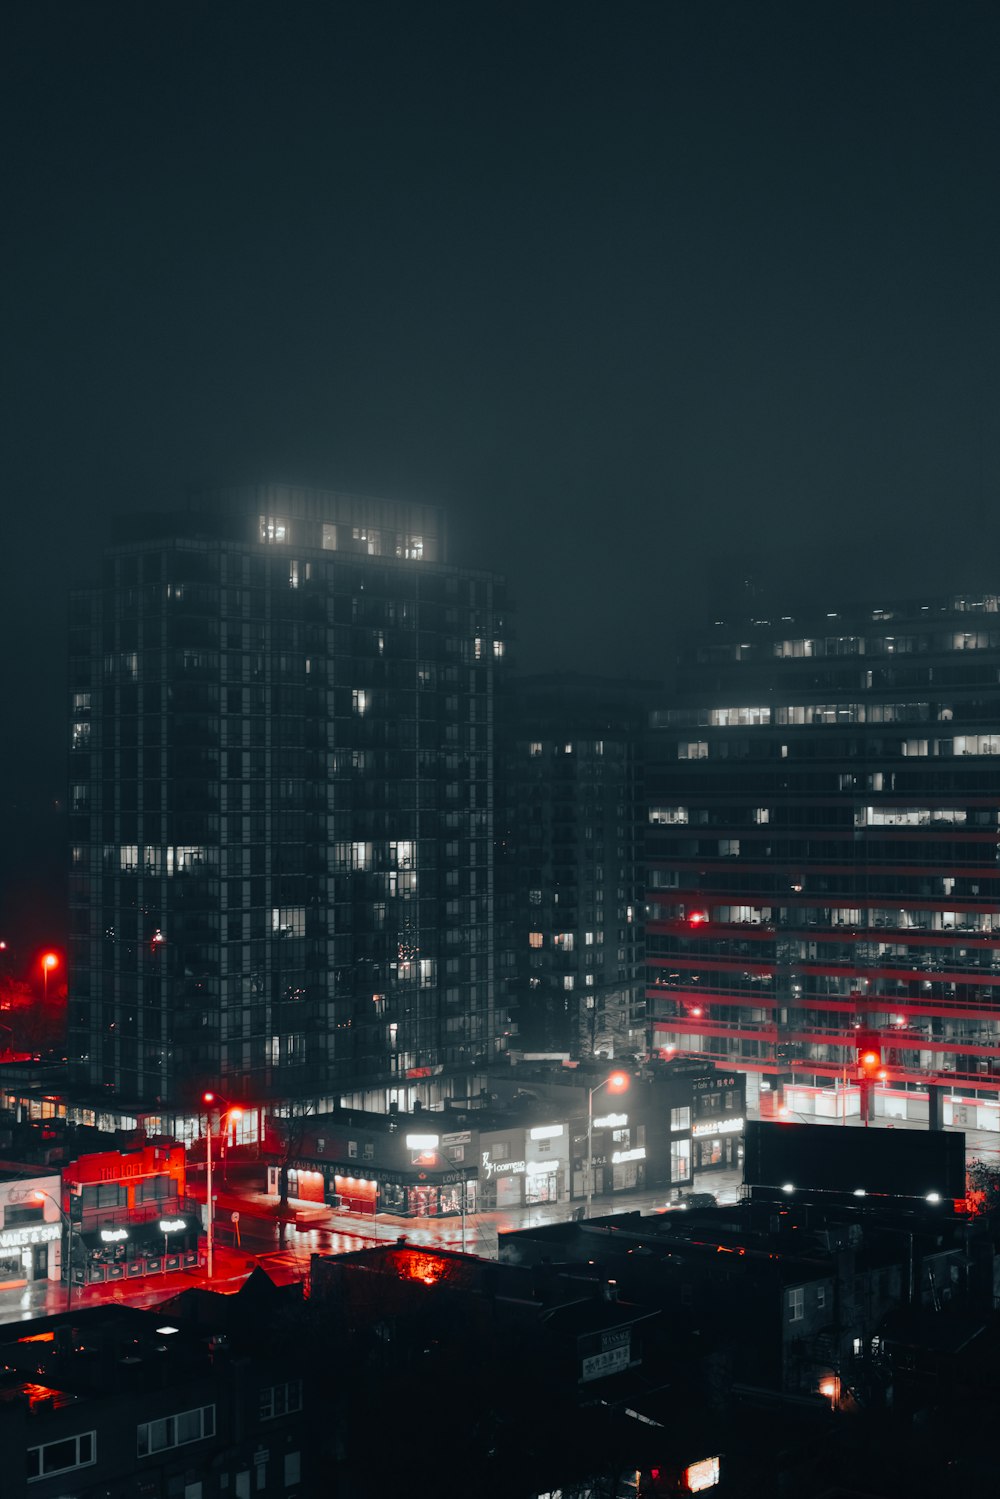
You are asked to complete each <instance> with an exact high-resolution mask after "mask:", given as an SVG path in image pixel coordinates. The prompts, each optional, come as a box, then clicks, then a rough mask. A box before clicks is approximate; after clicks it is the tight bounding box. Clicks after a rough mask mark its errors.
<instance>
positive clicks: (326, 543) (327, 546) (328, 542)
mask: <svg viewBox="0 0 1000 1499" xmlns="http://www.w3.org/2000/svg"><path fill="white" fill-rule="evenodd" d="M323 550H324V551H325V552H335V551H336V550H337V528H336V526H328V525H327V524H326V523H325V522H324V524H323Z"/></svg>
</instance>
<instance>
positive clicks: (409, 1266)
mask: <svg viewBox="0 0 1000 1499" xmlns="http://www.w3.org/2000/svg"><path fill="white" fill-rule="evenodd" d="M448 1268H449V1267H448V1262H447V1260H444V1259H442V1258H441V1257H440V1255H436V1254H413V1253H408V1254H404V1255H401V1256H400V1257H399V1259H397V1261H396V1270H397V1273H398V1275H399V1278H400V1280H419V1281H422V1282H423V1283H424V1285H425V1286H436V1285H437V1283H438V1281H439V1280H441V1279H443V1278H444V1277H445V1276H446V1275H447V1272H448Z"/></svg>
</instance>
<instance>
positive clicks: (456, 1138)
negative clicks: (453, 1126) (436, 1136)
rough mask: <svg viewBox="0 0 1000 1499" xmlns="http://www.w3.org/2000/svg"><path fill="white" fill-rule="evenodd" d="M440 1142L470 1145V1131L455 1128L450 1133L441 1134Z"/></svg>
mask: <svg viewBox="0 0 1000 1499" xmlns="http://www.w3.org/2000/svg"><path fill="white" fill-rule="evenodd" d="M441 1144H442V1145H471V1144H472V1131H471V1130H469V1129H460V1130H457V1131H456V1132H455V1133H454V1134H452V1135H442V1136H441Z"/></svg>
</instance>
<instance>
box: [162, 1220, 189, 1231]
mask: <svg viewBox="0 0 1000 1499" xmlns="http://www.w3.org/2000/svg"><path fill="white" fill-rule="evenodd" d="M182 1228H187V1222H186V1221H185V1219H183V1218H161V1219H160V1233H161V1234H176V1233H179V1232H180V1230H181V1229H182Z"/></svg>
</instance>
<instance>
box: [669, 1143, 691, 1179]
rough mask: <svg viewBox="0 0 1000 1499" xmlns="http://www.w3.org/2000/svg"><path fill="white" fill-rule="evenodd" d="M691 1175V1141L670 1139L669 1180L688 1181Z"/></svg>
mask: <svg viewBox="0 0 1000 1499" xmlns="http://www.w3.org/2000/svg"><path fill="white" fill-rule="evenodd" d="M690 1176H691V1141H690V1140H671V1142H670V1180H671V1181H672V1182H682V1181H688V1180H689V1179H690Z"/></svg>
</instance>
